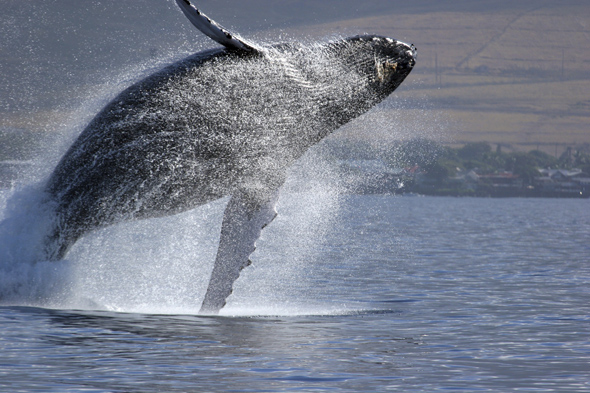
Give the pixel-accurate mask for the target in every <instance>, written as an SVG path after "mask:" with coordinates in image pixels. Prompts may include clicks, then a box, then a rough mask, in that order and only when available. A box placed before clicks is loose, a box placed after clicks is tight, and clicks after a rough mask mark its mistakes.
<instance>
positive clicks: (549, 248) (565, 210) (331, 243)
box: [0, 194, 590, 392]
mask: <svg viewBox="0 0 590 393" xmlns="http://www.w3.org/2000/svg"><path fill="white" fill-rule="evenodd" d="M218 205H219V204H218ZM222 208H223V206H222V205H219V206H213V207H208V208H203V209H200V210H199V209H197V211H194V212H190V213H187V214H184V215H181V216H177V217H174V218H167V219H159V220H151V221H148V222H140V223H132V224H129V225H127V224H126V225H123V226H119V227H117V228H111V229H108V230H105V231H102V232H99V233H95V234H92V235H90V236H88V238H87V239H84V240H83V241H81V242H80V243H79V244H77V245H76V246H75V248H74V249H73V250H72V252H71V253H70V254H69V255H68V260H67V261H64V262H60V263H56V264H43V263H40V264H36V265H28V264H27V266H26V267H23V266H20V267H15V266H12V267H10V266H8V265H7V262H5V263H4V265H3V271H2V274H3V275H4V278H2V281H0V282H2V283H3V285H4V286H5V287H4V288H2V291H3V292H4V300H2V303H0V305H1V306H0V391H6V392H19V391H43V392H46V391H47V392H51V391H53V392H66V391H76V392H77V391H87V392H295V391H304V392H320V391H321V392H323V391H335V392H366V391H398V392H433V391H469V392H470V391H491V392H512V391H519V392H520V391H526V392H588V391H590V285H589V284H590V201H588V200H565V199H483V198H482V199H476V198H463V199H461V198H431V197H392V196H334V195H318V194H314V195H310V194H300V195H296V194H294V195H290V196H285V197H282V198H281V202H280V209H279V213H280V214H279V217H278V218H277V219H276V220H275V221H274V222H273V223H272V224H271V225H270V226H269V227H268V228H267V229H266V230H265V232H264V234H263V237H262V238H261V239H260V241H259V242H258V249H257V251H256V253H255V254H254V257H253V264H252V266H250V267H249V268H247V269H246V270H244V271H243V273H242V275H241V277H240V279H239V280H238V281H237V282H236V285H235V290H234V293H233V295H232V296H231V297H230V299H229V302H228V306H227V308H226V309H224V310H223V312H222V315H220V316H198V315H196V310H197V309H198V306H199V303H200V300H201V298H202V296H203V293H204V288H205V285H206V280H207V277H208V272H209V271H210V268H211V266H210V264H211V262H210V261H211V258H212V256H213V255H214V252H215V245H214V244H213V245H211V244H210V243H214V239H215V233H216V231H218V230H219V225H218V224H217V222H218V220H219V218H220V217H221V216H220V214H221V211H222ZM7 242H10V240H8V241H7V240H5V244H6V243H7ZM21 242H22V241H21ZM11 263H12V264H17V265H18V262H15V261H12V262H11ZM202 266H205V267H202Z"/></svg>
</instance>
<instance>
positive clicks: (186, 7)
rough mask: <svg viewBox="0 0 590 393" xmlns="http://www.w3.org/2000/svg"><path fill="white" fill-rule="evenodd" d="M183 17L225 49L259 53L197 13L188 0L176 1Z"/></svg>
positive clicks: (257, 49)
mask: <svg viewBox="0 0 590 393" xmlns="http://www.w3.org/2000/svg"><path fill="white" fill-rule="evenodd" d="M176 4H178V6H179V7H180V9H181V10H182V12H183V13H184V15H185V16H186V17H187V18H188V20H190V21H191V23H192V24H193V25H194V26H195V27H196V28H197V29H199V30H200V31H201V32H202V33H203V34H205V35H206V36H208V37H209V38H212V39H213V40H215V41H217V42H218V43H220V44H221V45H223V46H225V47H226V48H229V49H232V50H238V51H242V52H260V48H259V47H258V46H257V45H256V44H254V43H252V42H249V41H247V40H245V39H243V38H242V37H240V36H239V35H237V34H235V33H232V32H230V31H229V30H227V29H225V28H224V27H223V26H221V25H220V24H218V23H217V22H215V21H214V20H212V19H210V18H209V17H208V16H207V15H205V14H203V13H202V12H201V11H199V10H198V9H197V8H196V7H195V6H194V5H192V4H191V3H190V1H188V0H176Z"/></svg>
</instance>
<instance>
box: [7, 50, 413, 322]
mask: <svg viewBox="0 0 590 393" xmlns="http://www.w3.org/2000/svg"><path fill="white" fill-rule="evenodd" d="M310 50H311V51H313V50H315V48H310ZM277 59H278V60H281V59H280V57H279V58H277ZM286 64H288V62H286ZM308 66H309V67H311V68H314V67H323V68H322V72H324V71H325V75H324V77H325V78H326V80H328V79H330V78H331V77H332V76H333V77H336V76H337V77H338V78H339V79H342V78H344V77H346V75H344V73H343V72H342V70H341V69H333V68H330V67H329V63H326V62H321V61H318V62H317V63H311V64H309V65H308ZM140 68H143V69H145V67H140ZM135 71H138V70H135ZM287 71H289V70H287ZM315 71H316V72H317V70H315ZM231 72H233V71H232V70H231V69H227V70H226V73H225V74H222V77H235V75H234V76H232V75H230V74H231ZM259 72H260V73H261V75H264V69H261V70H259ZM291 72H292V74H291V75H290V77H292V78H298V75H297V74H296V72H295V70H291ZM329 72H332V73H338V75H335V74H332V75H331V74H329ZM136 73H137V72H136ZM140 73H141V72H140ZM128 75H129V74H124V75H123V77H120V78H118V79H117V82H116V83H111V84H109V85H108V86H106V88H105V89H103V91H102V93H101V94H97V96H96V98H95V99H94V100H89V103H88V104H86V105H85V106H83V107H81V108H79V109H78V110H77V111H74V112H73V113H74V116H72V117H71V118H70V119H65V120H63V121H62V122H60V123H59V124H56V125H53V127H55V128H57V127H59V128H62V129H63V130H62V135H64V137H63V138H62V139H61V140H60V141H57V142H55V146H56V147H55V148H53V149H48V153H47V156H48V157H50V159H49V161H51V162H55V161H56V160H57V157H59V154H56V153H55V152H56V151H59V152H63V150H64V148H65V147H66V146H67V145H68V144H69V143H68V141H71V140H72V139H73V138H74V137H75V136H76V135H77V134H78V133H79V132H80V131H81V129H82V128H83V125H84V124H85V123H86V122H87V121H88V120H89V118H90V117H91V115H92V114H93V113H95V112H96V110H97V108H99V107H100V106H102V105H104V103H105V102H108V101H109V100H110V99H111V98H112V97H113V95H114V92H116V91H120V90H121V87H122V86H125V85H129V84H130V82H129V78H128ZM349 77H350V78H353V79H352V80H354V83H358V76H356V75H354V74H350V75H349ZM352 80H351V81H352ZM339 84H341V85H342V86H343V87H342V91H340V93H341V94H342V95H343V96H346V95H347V94H349V93H348V92H347V91H346V89H347V88H350V87H351V86H352V83H350V84H346V83H339ZM169 98H171V99H173V98H174V97H169ZM205 104H207V105H209V104H210V103H205ZM299 104H303V103H299ZM225 109H226V108H224V110H225ZM211 116H220V114H219V112H215V113H213V112H212V113H211ZM225 116H231V112H226V113H225ZM400 117H401V118H403V116H400ZM365 119H366V117H365ZM369 119H370V118H369ZM260 121H272V119H270V120H269V119H268V118H266V117H265V116H262V117H261V119H260ZM364 121H366V120H364ZM396 122H397V124H400V123H402V124H403V123H404V121H403V120H400V118H397V119H396V120H395V122H394V123H396ZM356 124H357V125H356V127H357V128H359V129H361V130H363V129H366V130H368V129H369V128H370V127H368V126H367V125H366V124H365V125H363V119H361V120H360V122H359V123H356ZM379 124H380V125H381V126H383V127H384V128H391V127H392V119H391V118H387V116H385V117H383V119H382V120H381V121H380V122H379ZM348 127H354V126H348ZM393 127H395V124H393ZM410 128H411V127H410ZM415 129H416V128H414V130H415ZM46 159H47V157H39V161H40V162H43V161H44V160H46ZM47 167H48V166H47V165H45V168H47ZM50 167H53V165H50ZM301 168H303V170H301ZM318 168H320V169H319V170H317V169H318ZM326 168H328V169H326ZM45 170H46V169H45ZM298 170H300V172H298ZM314 170H316V178H315V182H314V181H313V180H314V179H313V176H311V177H310V175H309V173H310V171H311V172H313V171H314ZM291 173H292V175H293V174H295V175H294V176H292V178H291V179H290V180H289V182H288V184H287V187H286V188H289V189H297V184H296V183H297V182H301V183H304V184H305V185H306V187H307V190H306V192H303V193H299V194H298V195H296V196H293V195H282V196H281V200H280V201H279V219H277V220H276V222H274V223H273V224H271V226H269V228H268V230H267V231H266V232H263V235H262V237H261V239H260V241H259V242H258V248H259V251H258V252H257V254H254V255H253V260H254V264H253V267H251V268H250V269H246V270H245V271H244V273H243V277H242V278H240V280H238V283H237V285H236V288H235V292H234V295H233V296H232V297H230V298H229V299H228V308H227V310H224V312H223V313H228V314H241V315H244V314H248V313H255V314H269V313H270V314H284V313H290V314H292V313H322V312H321V310H324V312H326V308H325V307H323V306H317V305H316V306H313V305H312V304H315V302H314V301H312V300H311V299H309V301H305V300H304V299H301V298H299V299H298V300H297V302H294V299H293V297H292V296H290V291H289V287H290V286H292V285H294V284H293V283H297V285H299V286H305V279H306V277H305V274H304V273H302V272H304V271H306V270H309V268H311V267H312V266H313V265H314V264H315V263H318V262H319V260H320V257H319V255H321V250H322V246H323V240H322V239H323V236H322V235H323V233H325V231H326V230H329V228H330V227H331V225H332V224H333V222H334V219H335V217H337V216H338V209H339V204H338V194H337V188H338V184H337V182H334V181H332V180H330V181H328V180H327V179H334V178H336V177H337V176H336V174H335V173H334V172H333V171H332V170H331V169H330V168H329V165H327V163H326V162H325V160H323V159H322V157H321V149H316V150H313V151H312V152H310V153H309V154H307V155H306V156H304V157H303V159H302V160H301V161H300V165H299V166H298V167H297V168H295V169H294V170H293V171H292V172H291ZM298 173H299V174H300V175H299V177H298V176H297V174H298ZM46 174H48V172H47V170H46V172H45V173H44V174H43V175H41V176H39V175H38V174H36V175H35V176H31V177H30V179H35V180H36V182H35V181H32V182H27V181H26V180H25V181H24V185H21V186H18V187H16V189H15V190H13V191H11V192H6V193H3V195H2V203H3V207H2V216H3V217H2V218H4V219H5V220H4V221H3V223H2V227H0V244H1V249H0V273H1V277H2V278H1V279H0V299H1V300H0V301H1V302H2V303H3V304H21V305H22V304H26V305H35V306H43V307H56V308H79V309H106V310H116V311H134V312H155V313H195V312H197V310H198V306H199V305H200V303H201V300H202V296H203V295H204V291H205V288H206V284H207V281H208V277H209V275H210V272H211V268H212V262H213V259H214V257H215V252H216V248H217V238H218V236H219V225H220V221H221V215H222V212H223V208H224V206H225V200H220V201H217V202H213V203H210V204H208V205H205V206H201V207H199V208H196V209H194V210H191V211H188V212H185V213H182V214H178V215H175V216H171V217H166V218H154V219H148V220H144V221H136V222H127V223H123V224H118V225H116V226H112V227H108V228H105V229H101V230H98V231H94V232H92V233H89V234H88V235H87V236H85V237H84V238H83V239H82V240H80V241H79V242H78V243H77V244H76V245H75V246H74V247H73V248H72V250H71V251H70V253H69V254H68V256H67V259H66V260H63V261H59V262H45V261H41V262H38V260H39V259H38V255H39V252H40V250H39V249H38V247H37V245H38V244H40V241H39V239H40V237H41V236H42V235H43V233H45V231H46V227H47V226H48V225H49V224H48V223H49V218H48V217H47V212H46V211H44V208H43V206H44V205H43V204H42V203H41V201H42V199H43V198H44V196H43V194H42V192H41V190H42V188H43V187H42V184H43V182H44V180H43V178H44V177H46ZM318 174H319V177H318ZM38 179H41V180H38ZM27 183H29V184H27ZM310 183H311V184H313V186H312V188H311V189H309V184H310ZM260 250H262V251H260ZM265 250H266V252H265ZM277 256H279V257H277ZM280 256H282V257H280ZM261 297H264V298H266V299H267V303H266V304H264V305H262V306H252V303H248V299H256V300H259V299H260V298H261ZM240 299H246V301H245V302H244V301H243V300H240ZM329 308H330V307H329ZM337 308H338V307H337ZM330 310H331V311H330V312H333V308H330Z"/></svg>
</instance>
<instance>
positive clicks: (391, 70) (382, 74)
mask: <svg viewBox="0 0 590 393" xmlns="http://www.w3.org/2000/svg"><path fill="white" fill-rule="evenodd" d="M396 71H397V63H390V62H389V61H386V62H384V63H378V64H377V80H378V81H379V82H382V83H383V82H386V81H388V80H389V78H390V76H391V75H392V74H395V72H396Z"/></svg>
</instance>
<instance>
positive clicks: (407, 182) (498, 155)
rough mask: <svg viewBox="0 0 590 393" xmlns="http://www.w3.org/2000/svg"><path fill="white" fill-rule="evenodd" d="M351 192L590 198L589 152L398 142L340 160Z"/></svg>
mask: <svg viewBox="0 0 590 393" xmlns="http://www.w3.org/2000/svg"><path fill="white" fill-rule="evenodd" d="M341 167H343V168H345V172H347V173H349V177H356V178H357V179H358V181H356V182H354V181H352V182H350V181H349V182H348V184H349V186H348V187H349V189H348V191H350V192H355V193H389V194H408V193H409V194H419V195H434V196H474V197H546V198H589V197H590V151H588V150H582V149H580V150H574V149H573V148H568V149H567V150H566V152H565V153H564V154H562V155H561V156H560V157H554V156H551V155H549V154H547V153H544V152H542V151H538V150H533V151H530V152H526V153H525V152H503V151H502V147H501V145H498V146H497V147H496V148H495V149H493V148H492V145H490V144H488V143H485V142H478V143H468V144H466V145H465V146H463V147H460V148H450V147H445V146H442V145H439V144H437V143H435V142H432V141H428V140H414V141H409V142H406V143H404V144H401V145H400V146H399V147H398V148H396V149H393V151H391V152H389V154H382V155H381V157H380V158H379V159H369V158H367V159H360V160H342V161H341Z"/></svg>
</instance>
